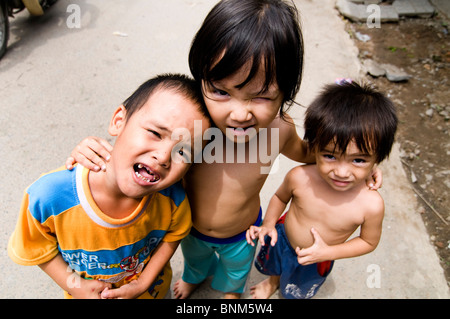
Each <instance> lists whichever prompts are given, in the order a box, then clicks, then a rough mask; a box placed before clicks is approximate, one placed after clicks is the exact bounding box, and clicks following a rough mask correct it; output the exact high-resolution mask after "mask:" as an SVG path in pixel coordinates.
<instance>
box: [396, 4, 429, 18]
mask: <svg viewBox="0 0 450 319" xmlns="http://www.w3.org/2000/svg"><path fill="white" fill-rule="evenodd" d="M392 7H393V8H394V9H395V11H397V13H398V15H399V16H407V17H415V16H418V17H422V18H428V17H431V16H432V15H433V14H434V11H435V10H434V7H433V6H432V5H431V4H430V3H429V2H428V0H395V1H394V3H393V4H392Z"/></svg>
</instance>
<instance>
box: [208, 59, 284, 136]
mask: <svg viewBox="0 0 450 319" xmlns="http://www.w3.org/2000/svg"><path fill="white" fill-rule="evenodd" d="M248 74H249V69H248V67H246V66H244V67H242V68H241V69H240V70H239V71H238V72H236V73H235V74H233V75H231V76H229V77H227V78H224V79H222V80H220V81H213V82H212V83H207V82H205V81H202V87H203V96H204V99H205V103H206V106H207V108H208V111H209V114H210V115H211V118H212V120H213V121H214V123H215V125H216V126H217V127H218V128H219V129H220V130H221V131H222V132H223V133H225V135H226V136H227V137H228V138H229V139H230V140H232V141H234V142H235V143H239V142H248V141H249V140H250V139H251V138H252V137H254V136H255V135H256V134H258V133H259V129H262V128H267V127H268V126H269V125H270V123H271V122H272V121H273V120H274V119H275V117H276V116H277V115H278V112H279V110H280V107H281V104H282V101H283V94H282V92H280V90H279V89H278V85H276V83H275V84H271V85H270V87H269V88H268V89H267V90H266V91H263V92H261V91H262V89H263V87H264V81H265V73H264V70H263V68H261V69H260V70H259V71H258V73H257V74H256V75H255V77H253V79H252V80H251V81H250V82H248V83H247V84H246V85H245V86H244V87H241V88H238V86H239V85H240V84H241V83H243V82H244V81H245V80H246V79H247V76H248Z"/></svg>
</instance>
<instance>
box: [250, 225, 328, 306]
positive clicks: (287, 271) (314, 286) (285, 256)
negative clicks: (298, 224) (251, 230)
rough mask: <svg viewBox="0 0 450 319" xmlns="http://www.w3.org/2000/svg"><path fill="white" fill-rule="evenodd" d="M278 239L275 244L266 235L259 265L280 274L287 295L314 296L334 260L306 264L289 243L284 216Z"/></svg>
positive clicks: (281, 283) (284, 293)
mask: <svg viewBox="0 0 450 319" xmlns="http://www.w3.org/2000/svg"><path fill="white" fill-rule="evenodd" d="M276 229H277V231H278V241H277V243H276V244H275V246H274V247H272V246H271V245H270V240H271V238H270V237H269V236H266V238H265V245H264V246H261V250H260V252H259V254H258V256H257V257H256V260H255V267H256V269H258V270H259V272H261V273H263V274H265V275H268V276H280V292H281V294H282V296H283V297H284V298H286V299H308V298H311V297H313V296H314V295H315V294H316V293H317V291H318V290H319V288H320V286H322V284H323V283H324V282H325V279H326V278H327V276H328V274H329V273H330V272H331V269H332V268H333V263H334V262H333V261H325V262H321V263H317V264H312V265H307V266H303V265H300V264H299V263H298V261H297V254H296V253H295V250H294V249H293V248H292V246H291V244H290V243H289V241H288V239H287V237H286V233H285V230H284V220H283V221H282V222H279V223H278V224H277V225H276Z"/></svg>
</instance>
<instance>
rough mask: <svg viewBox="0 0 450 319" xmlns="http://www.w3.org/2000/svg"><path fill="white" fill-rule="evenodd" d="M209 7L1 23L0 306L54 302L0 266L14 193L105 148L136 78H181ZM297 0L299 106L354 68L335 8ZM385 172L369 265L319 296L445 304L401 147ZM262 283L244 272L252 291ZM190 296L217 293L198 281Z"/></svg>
mask: <svg viewBox="0 0 450 319" xmlns="http://www.w3.org/2000/svg"><path fill="white" fill-rule="evenodd" d="M216 2H217V1H216V0H165V1H146V0H133V1H124V0H110V1H95V0H80V1H76V4H77V5H78V6H79V9H80V11H79V12H80V20H79V22H80V24H79V25H76V22H77V21H76V20H72V18H73V16H71V14H72V13H73V12H74V11H72V9H70V7H69V5H70V4H72V3H73V1H70V0H59V1H58V2H57V3H56V4H55V5H54V7H52V8H51V9H50V10H49V11H48V12H46V14H45V15H44V16H42V17H38V18H29V17H28V13H27V12H22V13H20V14H19V15H17V17H16V18H14V19H10V23H11V40H10V45H9V49H8V52H7V54H6V56H5V57H4V58H3V59H2V60H1V61H0V83H1V85H0V92H1V93H0V95H1V99H0V110H1V114H2V116H1V117H0V158H1V159H2V165H1V167H0V176H1V178H2V180H1V183H0V203H2V207H3V223H2V227H1V232H0V256H1V257H2V258H0V267H1V268H2V269H4V272H5V274H4V275H3V276H2V277H1V279H0V298H61V297H62V293H61V290H60V289H59V287H57V286H56V284H54V283H53V282H52V281H51V279H50V278H49V277H47V276H46V275H45V274H44V273H43V272H42V271H41V270H40V269H39V268H38V267H23V266H18V265H16V264H14V263H13V262H12V261H11V260H10V259H9V258H8V255H7V251H6V246H7V241H8V238H9V236H10V234H11V232H12V231H13V229H14V226H15V223H16V220H17V214H18V210H19V208H20V202H21V197H22V192H23V190H24V189H25V188H26V187H27V185H28V184H30V183H31V182H33V181H34V180H35V179H36V178H37V177H38V176H39V175H40V174H41V173H43V172H46V171H49V170H51V169H53V168H56V167H58V166H61V165H63V164H64V162H65V159H66V157H67V156H68V155H69V154H70V151H71V150H72V149H73V147H74V146H75V145H76V144H77V143H79V142H80V141H81V140H82V139H83V138H84V137H86V136H89V135H96V136H101V137H105V138H106V137H107V130H106V128H107V125H108V123H109V120H110V117H111V115H112V112H113V110H114V109H115V108H116V107H117V106H118V105H119V104H120V103H121V102H122V100H123V99H124V98H126V97H127V96H128V95H129V94H130V93H131V92H132V91H134V89H135V88H136V87H137V86H138V85H139V84H140V83H142V82H143V81H144V80H146V79H147V78H149V77H151V76H153V75H155V74H158V73H163V72H182V73H189V68H188V65H187V54H188V51H189V45H190V41H191V39H192V37H193V36H194V34H195V32H196V30H197V29H198V27H199V26H200V24H201V22H202V20H203V18H204V17H205V16H206V14H207V12H208V11H209V10H210V9H211V8H212V6H213V5H214V4H215V3H216ZM294 2H295V3H296V5H297V6H298V9H299V11H300V12H301V15H300V16H301V20H302V27H303V34H304V37H305V47H306V49H305V50H306V53H305V57H306V60H305V70H304V78H303V83H302V88H301V91H300V93H299V95H298V98H297V101H298V102H299V103H300V104H302V105H308V103H309V102H311V101H312V99H313V98H314V96H315V95H316V94H317V92H318V90H319V89H320V87H321V86H322V85H323V84H325V83H330V82H333V81H334V80H335V79H336V78H338V77H351V78H353V79H358V77H359V75H360V69H361V66H360V64H359V61H358V58H357V53H358V52H357V49H356V47H355V46H354V44H353V42H352V40H351V39H350V38H349V36H348V34H347V33H346V32H345V31H344V22H343V21H342V19H341V17H340V16H339V15H338V12H337V11H336V10H335V9H334V4H335V1H334V0H320V1H319V0H294ZM73 22H75V27H73V26H74V24H73ZM77 26H79V27H77ZM303 112H304V108H302V107H299V106H294V107H293V108H292V110H291V112H290V114H291V115H292V116H293V117H294V118H295V120H296V123H297V124H298V125H299V127H298V130H299V132H300V134H301V133H302V128H301V123H302V117H303ZM294 165H295V163H293V162H291V161H289V160H287V159H286V158H284V157H281V158H280V164H279V166H278V169H277V170H274V172H273V174H272V175H270V177H269V178H268V180H267V182H266V184H265V186H264V188H263V190H262V191H261V199H262V206H263V209H265V208H266V207H267V203H268V201H269V199H270V197H271V196H272V194H273V192H274V191H275V189H276V188H277V187H278V185H279V184H280V183H281V181H282V179H283V177H284V175H285V173H286V172H287V171H288V170H289V169H290V168H292V167H293V166H294ZM382 170H383V181H384V183H383V188H382V189H381V190H380V193H381V194H382V196H383V197H384V199H385V203H386V217H385V220H384V226H383V235H382V238H381V242H380V244H379V246H378V248H377V249H376V250H375V251H374V252H373V253H371V254H368V255H366V256H362V257H358V258H353V259H347V260H338V261H336V263H335V266H334V269H333V272H332V273H331V275H330V276H329V278H328V280H327V281H326V282H325V284H324V285H323V287H322V288H321V290H320V291H319V293H318V294H317V296H316V298H368V299H374V298H440V299H441V298H442V299H448V298H449V297H450V293H449V287H448V285H447V282H446V280H445V277H444V274H443V270H442V268H441V266H440V264H439V259H438V256H437V254H436V252H435V251H434V248H433V247H432V245H431V244H430V241H429V238H428V234H427V232H426V229H425V227H424V224H423V222H422V219H421V217H420V214H419V213H418V212H417V210H416V208H417V199H416V197H415V194H414V192H413V191H412V190H411V188H410V186H409V183H408V181H407V178H406V175H405V172H404V171H403V168H402V165H401V163H400V159H399V152H398V146H395V148H394V150H393V153H392V154H391V156H390V159H389V160H388V161H386V162H385V163H383V165H382ZM172 265H173V270H174V282H175V281H176V280H178V279H179V278H180V276H181V273H182V266H183V260H182V256H181V252H180V251H179V250H178V251H177V252H176V254H175V256H174V258H173V260H172ZM262 279H264V277H263V276H262V275H260V274H258V273H257V271H255V270H253V271H252V273H251V275H250V278H249V286H251V285H253V284H255V283H257V282H259V281H261V280H262ZM243 297H244V298H250V295H249V293H248V292H246V293H245V294H244V296H243ZM192 298H197V299H200V298H205V299H210V298H221V294H220V293H218V292H216V291H214V290H212V289H211V288H210V287H209V285H208V282H205V283H204V284H203V285H202V286H200V287H199V289H198V290H197V291H196V292H195V293H194V294H193V295H192ZM273 298H280V297H279V295H278V294H275V295H274V296H273Z"/></svg>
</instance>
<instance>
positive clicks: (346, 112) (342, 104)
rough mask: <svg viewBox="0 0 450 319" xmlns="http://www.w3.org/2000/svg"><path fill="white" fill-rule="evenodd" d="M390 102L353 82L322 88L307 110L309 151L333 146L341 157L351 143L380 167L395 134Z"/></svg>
mask: <svg viewBox="0 0 450 319" xmlns="http://www.w3.org/2000/svg"><path fill="white" fill-rule="evenodd" d="M397 123H398V119H397V115H396V111H395V107H394V105H393V103H392V102H391V100H390V99H388V98H387V97H385V96H384V95H383V94H381V93H379V92H377V91H375V90H373V89H372V88H370V87H369V86H367V85H363V86H360V85H359V84H358V83H356V82H352V83H344V84H342V85H340V84H331V85H327V86H325V88H324V90H323V91H322V92H321V94H320V95H319V96H318V97H317V98H316V99H315V100H314V101H313V102H312V104H311V105H310V106H309V107H308V108H307V110H306V114H305V121H304V128H305V135H304V139H305V141H307V142H308V145H309V148H310V150H312V151H321V150H323V149H324V148H325V147H326V146H327V145H328V144H329V143H334V144H335V147H337V148H338V149H339V150H340V151H341V152H342V153H344V152H345V150H346V149H347V146H348V144H349V143H350V142H351V141H355V142H356V145H357V147H358V148H359V149H360V150H361V151H362V152H365V153H368V154H374V155H375V158H376V162H377V163H380V162H381V161H383V160H384V159H385V158H386V157H388V156H389V153H390V151H391V148H392V145H393V143H394V136H395V132H396V130H397Z"/></svg>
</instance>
